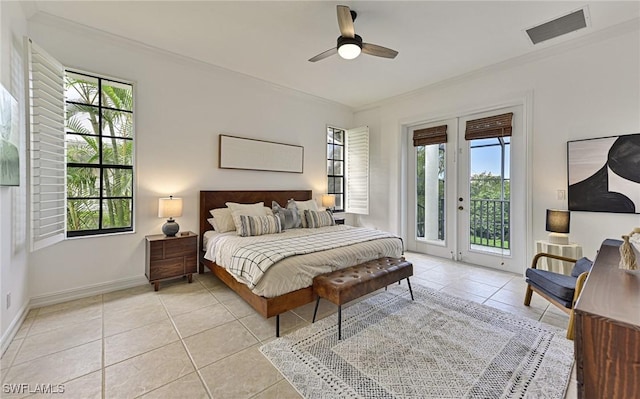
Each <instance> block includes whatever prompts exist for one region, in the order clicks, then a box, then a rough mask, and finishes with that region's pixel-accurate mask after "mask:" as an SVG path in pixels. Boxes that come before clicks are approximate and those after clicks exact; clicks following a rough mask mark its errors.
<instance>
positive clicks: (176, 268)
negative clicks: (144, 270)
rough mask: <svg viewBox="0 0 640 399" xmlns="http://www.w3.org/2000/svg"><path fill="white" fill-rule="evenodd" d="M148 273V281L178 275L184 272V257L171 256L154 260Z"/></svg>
mask: <svg viewBox="0 0 640 399" xmlns="http://www.w3.org/2000/svg"><path fill="white" fill-rule="evenodd" d="M149 274H151V275H150V276H147V277H148V278H149V280H150V281H154V280H160V279H163V278H168V277H175V276H180V275H182V274H184V259H183V258H173V259H167V260H159V261H156V262H154V264H153V268H151V271H150V273H149Z"/></svg>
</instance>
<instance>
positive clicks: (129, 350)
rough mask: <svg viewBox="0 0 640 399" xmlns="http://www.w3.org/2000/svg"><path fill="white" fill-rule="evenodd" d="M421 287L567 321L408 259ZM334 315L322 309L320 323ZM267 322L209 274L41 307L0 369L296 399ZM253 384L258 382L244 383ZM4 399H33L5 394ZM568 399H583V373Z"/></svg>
mask: <svg viewBox="0 0 640 399" xmlns="http://www.w3.org/2000/svg"><path fill="white" fill-rule="evenodd" d="M406 258H407V259H408V260H410V261H411V262H413V264H414V277H412V279H411V280H412V282H413V284H422V285H425V286H428V287H430V288H433V289H436V290H441V291H443V292H446V293H449V294H452V295H457V296H462V297H465V298H467V299H470V300H474V301H477V302H480V303H485V304H487V305H490V306H493V307H496V308H499V309H502V310H504V311H507V312H512V313H516V314H518V315H523V316H526V317H530V318H533V319H536V320H541V321H543V322H545V323H548V324H552V325H555V326H558V327H561V328H566V326H567V323H568V317H567V315H565V314H564V313H563V312H561V311H560V310H558V309H556V308H555V307H553V306H550V305H549V304H548V302H547V301H545V300H544V299H542V298H540V297H539V296H537V295H536V294H534V296H533V301H532V303H531V307H526V306H524V305H523V304H522V302H523V299H524V292H525V287H526V285H525V283H524V280H523V278H522V277H520V276H516V275H514V274H510V273H503V272H499V271H495V270H491V269H485V268H481V267H475V266H469V265H464V264H460V263H454V262H452V261H449V260H447V259H441V258H434V257H430V256H426V255H422V254H416V253H407V254H406ZM334 312H336V307H335V306H334V305H332V304H330V303H329V302H327V301H321V305H320V309H319V317H326V316H328V315H331V314H333V313H334ZM312 315H313V304H309V305H305V306H302V307H300V308H298V309H296V310H294V311H291V312H287V313H286V314H283V315H282V316H281V331H282V332H283V334H286V333H287V331H291V330H293V329H297V328H300V327H302V326H305V325H308V324H309V323H310V321H311V318H312ZM274 334H275V320H274V318H272V319H270V320H265V319H264V318H262V316H260V315H258V314H257V313H256V312H255V311H254V310H253V309H252V308H251V307H250V306H248V305H247V304H246V303H245V302H244V301H243V300H242V299H240V298H239V297H238V296H237V295H236V294H235V293H234V292H232V291H231V290H229V289H228V288H227V287H226V286H224V285H223V284H222V283H221V282H220V281H219V280H217V279H216V278H215V277H213V276H212V275H211V274H210V273H206V274H203V275H196V276H195V278H194V282H193V283H192V284H187V283H186V282H185V281H184V280H182V279H178V280H174V281H170V282H165V283H162V284H161V287H160V291H158V292H154V291H153V287H152V286H151V285H145V286H140V287H136V288H132V289H128V290H123V291H118V292H113V293H109V294H104V295H97V296H94V297H90V298H84V299H79V300H75V301H70V302H65V303H62V304H57V305H52V306H47V307H43V308H39V309H33V310H31V311H30V312H29V315H28V317H27V319H26V320H25V321H24V323H23V325H22V327H21V328H20V330H19V332H18V334H17V335H16V337H15V338H14V340H13V342H12V343H11V345H10V346H9V348H8V349H7V351H6V352H5V353H4V355H3V356H2V360H1V362H0V366H1V377H0V378H1V379H2V383H3V384H9V383H11V384H29V388H30V389H32V390H34V389H37V386H36V384H52V387H53V388H54V389H55V388H56V386H57V385H58V384H61V385H63V386H64V394H62V395H61V394H54V395H50V396H48V395H42V394H37V395H33V397H62V398H82V399H88V398H135V397H144V398H209V397H213V398H220V397H222V398H234V399H235V398H238V399H240V398H265V399H266V398H298V397H299V395H298V394H297V393H296V391H295V390H294V389H293V388H292V387H291V385H289V383H288V382H287V381H286V380H284V379H283V377H282V375H281V374H280V373H279V372H278V371H277V370H276V369H275V368H274V367H273V366H272V365H271V364H270V363H269V361H268V360H267V359H266V358H264V356H262V354H261V353H260V352H259V351H258V348H259V347H260V346H261V345H262V344H263V343H264V342H266V341H269V340H271V339H273V338H274ZM247 376H250V378H246V377H247ZM0 396H2V397H3V398H9V397H12V398H13V397H25V396H27V395H19V394H7V393H6V392H4V386H3V393H2V394H1V395H0ZM566 397H567V398H572V399H573V398H575V397H577V394H576V382H575V371H574V374H573V376H572V380H571V384H570V387H569V389H568V392H567V395H566Z"/></svg>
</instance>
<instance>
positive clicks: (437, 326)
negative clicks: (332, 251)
mask: <svg viewBox="0 0 640 399" xmlns="http://www.w3.org/2000/svg"><path fill="white" fill-rule="evenodd" d="M413 291H414V295H415V301H411V299H410V297H409V293H408V290H407V286H406V284H405V283H404V282H403V284H402V286H398V285H394V286H393V287H389V291H387V292H382V293H380V294H377V295H375V296H372V297H371V298H368V299H366V300H365V301H362V302H360V303H357V304H355V305H353V306H350V307H348V308H345V309H344V310H343V312H342V317H343V320H342V340H341V341H338V331H337V325H336V324H337V319H336V315H331V316H329V317H326V318H324V319H322V320H320V321H317V322H316V323H315V324H312V325H311V326H308V327H305V328H302V329H300V330H298V331H295V332H293V333H291V334H289V335H286V336H284V337H282V338H279V339H276V340H274V341H271V342H269V343H267V344H266V345H264V346H262V347H261V348H260V350H261V351H262V353H263V354H264V355H265V356H266V357H267V358H268V359H269V360H270V361H271V362H272V363H273V364H274V366H275V367H277V368H278V370H280V372H281V373H282V374H283V375H284V376H285V378H286V379H287V380H288V381H289V382H290V383H291V385H293V386H294V387H295V388H296V389H297V390H298V392H299V393H300V394H301V395H302V396H304V397H305V398H345V397H347V398H563V397H564V394H565V390H566V387H567V384H568V381H569V378H570V374H571V367H572V364H573V342H572V341H569V340H567V339H566V338H565V331H563V330H560V329H558V328H555V327H552V326H549V325H546V324H542V323H540V322H537V321H534V320H531V319H527V318H524V317H518V316H515V315H512V314H509V313H505V312H503V311H500V310H497V309H494V308H491V307H489V306H486V305H481V304H477V303H474V302H469V301H465V300H464V299H460V298H457V297H453V296H450V295H446V294H443V293H441V292H437V291H433V290H431V289H428V288H426V287H422V286H416V287H415V288H414V290H413Z"/></svg>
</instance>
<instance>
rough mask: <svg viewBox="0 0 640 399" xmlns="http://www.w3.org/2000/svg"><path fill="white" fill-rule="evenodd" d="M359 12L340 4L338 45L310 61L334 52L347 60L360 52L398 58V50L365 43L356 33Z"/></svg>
mask: <svg viewBox="0 0 640 399" xmlns="http://www.w3.org/2000/svg"><path fill="white" fill-rule="evenodd" d="M357 16H358V14H357V13H356V12H355V11H353V10H351V9H349V7H347V6H338V26H339V27H340V36H339V37H338V45H337V46H336V47H334V48H332V49H329V50H327V51H325V52H323V53H320V54H318V55H316V56H315V57H313V58H310V59H309V61H311V62H316V61H320V60H323V59H325V58H327V57H329V56H332V55H334V54H336V53H337V54H339V55H340V57H342V58H344V59H345V60H352V59H354V58H356V57H357V56H359V55H360V52H363V53H365V54H369V55H375V56H376V57H383V58H396V55H398V52H397V51H395V50H391V49H390V48H386V47H382V46H378V45H377V44H371V43H363V42H362V38H361V37H360V36H358V35H356V33H355V31H354V29H353V21H355V20H356V17H357Z"/></svg>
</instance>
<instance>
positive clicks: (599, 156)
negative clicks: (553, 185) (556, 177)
mask: <svg viewBox="0 0 640 399" xmlns="http://www.w3.org/2000/svg"><path fill="white" fill-rule="evenodd" d="M567 155H568V156H567V159H568V164H569V165H568V166H569V171H568V178H569V210H570V211H589V212H614V213H638V214H640V133H638V134H628V135H624V136H613V137H602V138H597V139H589V140H577V141H569V142H568V143H567Z"/></svg>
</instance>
